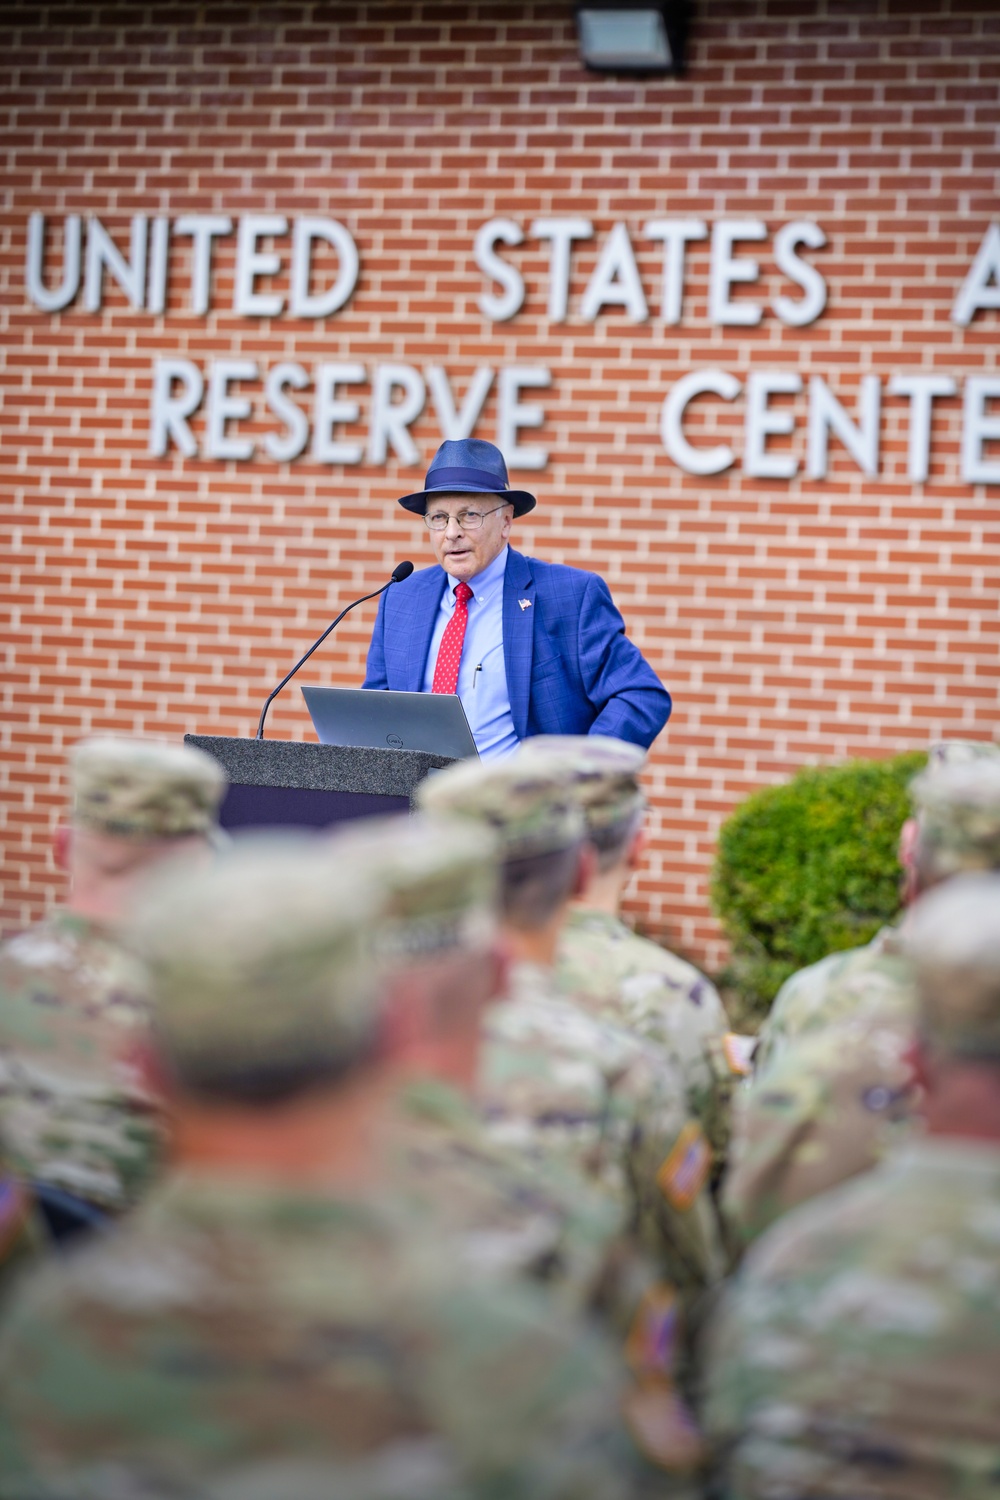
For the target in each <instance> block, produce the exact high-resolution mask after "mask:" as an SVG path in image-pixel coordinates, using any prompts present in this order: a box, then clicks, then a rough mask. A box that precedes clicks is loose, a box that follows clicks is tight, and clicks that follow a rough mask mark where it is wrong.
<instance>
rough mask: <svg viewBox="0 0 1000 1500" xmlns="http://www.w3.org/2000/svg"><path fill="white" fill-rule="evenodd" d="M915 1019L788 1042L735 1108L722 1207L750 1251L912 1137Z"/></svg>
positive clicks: (872, 1018) (853, 1026)
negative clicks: (793, 1212) (799, 1207)
mask: <svg viewBox="0 0 1000 1500" xmlns="http://www.w3.org/2000/svg"><path fill="white" fill-rule="evenodd" d="M912 1039H913V1038H912V1023H911V1021H910V1020H909V1019H908V1018H907V1017H906V1016H893V1015H892V1014H891V1012H890V1013H888V1014H887V1015H885V1016H884V1017H883V1016H881V1015H879V1014H878V1013H875V1014H873V1015H858V1016H853V1017H849V1018H848V1019H846V1020H843V1021H841V1022H840V1023H839V1024H837V1023H833V1024H831V1025H829V1026H827V1027H826V1028H825V1029H823V1030H821V1031H817V1032H812V1033H808V1034H806V1035H803V1036H800V1037H798V1038H797V1039H796V1040H794V1041H792V1042H790V1043H788V1045H787V1046H786V1048H785V1050H784V1051H783V1052H781V1053H780V1055H779V1056H778V1058H777V1060H776V1061H775V1062H773V1063H772V1065H771V1066H770V1067H769V1068H768V1070H767V1073H766V1074H765V1075H764V1076H763V1077H762V1078H758V1079H755V1080H754V1083H753V1086H752V1087H751V1088H750V1089H748V1090H747V1091H746V1092H744V1093H742V1094H741V1095H740V1096H739V1097H738V1098H737V1101H736V1112H735V1119H734V1130H733V1143H734V1144H733V1151H732V1161H731V1164H730V1168H729V1172H728V1174H727V1176H726V1179H725V1185H724V1190H723V1206H724V1209H725V1211H726V1214H727V1217H728V1219H729V1222H730V1223H731V1224H732V1225H733V1227H734V1230H735V1237H736V1239H737V1240H738V1241H741V1242H743V1243H747V1242H748V1241H750V1240H751V1239H753V1238H755V1237H756V1236H757V1235H758V1234H760V1233H761V1232H762V1231H763V1230H765V1229H766V1228H767V1227H768V1226H769V1225H770V1224H771V1223H773V1221H774V1220H775V1219H777V1218H779V1217H780V1215H782V1214H784V1213H786V1212H787V1211H788V1210H789V1209H790V1208H794V1207H795V1206H796V1204H799V1203H803V1202H805V1201H806V1200H807V1199H809V1198H815V1197H816V1196H817V1195H818V1194H819V1193H823V1192H826V1191H827V1189H828V1188H831V1187H835V1186H836V1185H837V1183H839V1182H843V1181H844V1180H845V1179H846V1178H848V1177H854V1176H856V1175H857V1173H859V1172H864V1171H867V1170H868V1168H870V1167H873V1166H875V1165H876V1163H877V1162H878V1161H880V1160H881V1158H882V1156H883V1155H884V1153H885V1152H886V1150H888V1149H889V1148H890V1146H891V1145H892V1144H893V1142H894V1141H897V1140H899V1139H901V1138H902V1137H904V1136H905V1135H906V1134H908V1133H909V1130H910V1128H911V1121H912V1117H913V1114H914V1112H915V1110H916V1108H917V1107H918V1105H919V1100H920V1091H919V1088H918V1086H917V1084H916V1082H915V1080H914V1077H913V1072H912V1067H911V1064H910V1062H909V1057H908V1053H909V1048H910V1046H911V1043H912Z"/></svg>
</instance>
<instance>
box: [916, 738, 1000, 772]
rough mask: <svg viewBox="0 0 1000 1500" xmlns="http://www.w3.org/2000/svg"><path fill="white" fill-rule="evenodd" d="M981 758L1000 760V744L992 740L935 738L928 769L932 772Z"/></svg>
mask: <svg viewBox="0 0 1000 1500" xmlns="http://www.w3.org/2000/svg"><path fill="white" fill-rule="evenodd" d="M981 760H1000V745H997V744H994V742H993V741H992V740H935V741H934V743H933V744H932V745H931V746H930V748H929V749H928V751H927V769H928V771H932V772H933V771H941V770H943V769H944V767H945V766H967V765H969V764H970V763H971V762H975V761H981Z"/></svg>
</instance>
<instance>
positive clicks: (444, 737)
mask: <svg viewBox="0 0 1000 1500" xmlns="http://www.w3.org/2000/svg"><path fill="white" fill-rule="evenodd" d="M302 696H303V698H304V699H305V700H306V707H307V708H308V710H309V716H310V718H311V719H312V721H313V724H314V725H315V728H316V733H317V734H318V735H319V740H320V744H321V745H365V746H369V747H371V748H372V749H377V750H385V749H386V748H388V749H390V750H423V751H424V752H425V753H426V754H428V755H450V756H452V757H453V759H455V760H466V759H470V758H472V757H473V756H475V757H478V754H479V752H478V751H477V749H476V742H475V740H474V739H473V738H472V730H471V729H470V728H469V721H468V719H467V718H466V717H465V709H464V708H463V707H462V700H461V698H460V697H459V696H458V694H457V693H396V692H391V691H389V690H388V689H385V690H380V689H373V688H324V687H304V688H303V689H302Z"/></svg>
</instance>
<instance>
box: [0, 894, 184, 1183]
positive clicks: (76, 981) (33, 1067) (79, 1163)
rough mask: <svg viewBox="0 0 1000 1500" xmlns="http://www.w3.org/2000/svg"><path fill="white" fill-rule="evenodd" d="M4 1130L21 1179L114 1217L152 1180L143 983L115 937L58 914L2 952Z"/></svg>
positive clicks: (155, 1113) (154, 1114) (0, 1090)
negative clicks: (143, 1058) (142, 1064)
mask: <svg viewBox="0 0 1000 1500" xmlns="http://www.w3.org/2000/svg"><path fill="white" fill-rule="evenodd" d="M0 996H2V1006H0V1018H2V1019H0V1122H2V1130H3V1141H4V1148H5V1152H6V1155H7V1157H8V1159H9V1161H10V1164H11V1166H12V1167H13V1168H14V1170H15V1171H16V1172H18V1173H19V1174H20V1175H21V1176H22V1177H25V1178H29V1179H31V1180H33V1181H36V1182H43V1183H46V1184H48V1185H49V1186H52V1187H56V1188H60V1189H62V1190H63V1191H64V1192H67V1193H72V1194H73V1195H74V1196H75V1197H78V1198H84V1199H86V1200H87V1201H88V1202H90V1203H94V1204H97V1205H99V1206H100V1207H101V1208H104V1209H106V1210H108V1211H109V1212H116V1213H117V1212H120V1211H121V1210H123V1209H125V1208H127V1207H128V1206H129V1205H130V1204H132V1203H135V1202H136V1200H137V1199H138V1198H139V1197H140V1195H141V1193H142V1191H143V1190H144V1188H145V1187H146V1186H148V1183H149V1180H150V1178H151V1177H152V1175H153V1174H154V1173H155V1171H156V1169H157V1166H158V1163H159V1160H160V1157H161V1154H162V1141H163V1129H164V1127H163V1119H162V1114H161V1110H160V1106H159V1103H158V1101H157V1100H156V1098H155V1097H154V1096H153V1095H152V1094H151V1092H150V1090H149V1088H148V1086H147V1084H146V1083H145V1082H144V1079H143V1076H142V1070H141V1069H140V1067H139V1066H138V1063H139V1051H140V1047H141V1046H142V1044H143V1043H144V1041H145V1037H146V1031H147V1026H148V1020H149V1008H148V1000H147V994H146V982H145V976H144V974H143V972H142V969H141V966H140V965H139V964H138V963H137V961H136V960H135V959H134V958H133V957H131V956H130V955H129V954H127V953H126V952H125V951H124V950H123V948H122V946H121V941H120V939H119V937H118V936H117V935H116V934H113V933H111V932H109V931H108V930H107V929H106V928H102V927H99V926H97V925H96V924H95V923H93V922H89V921H86V920H85V919H84V918H82V917H76V916H74V915H73V914H72V913H70V912H57V913H55V914H54V915H53V916H52V917H50V918H49V919H48V920H47V921H45V922H41V923H39V924H38V925H37V926H36V927H33V928H31V929H30V930H29V931H27V932H24V933H21V934H20V935H19V936H18V937H16V938H13V939H11V941H10V942H9V943H7V944H5V945H4V947H3V949H2V950H0Z"/></svg>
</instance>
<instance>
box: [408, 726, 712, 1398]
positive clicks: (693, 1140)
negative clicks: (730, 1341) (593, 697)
mask: <svg viewBox="0 0 1000 1500" xmlns="http://www.w3.org/2000/svg"><path fill="white" fill-rule="evenodd" d="M419 797H420V801H421V803H422V805H423V806H424V807H425V808H426V809H428V810H429V811H431V812H433V813H436V814H442V813H448V814H450V815H453V816H459V817H463V818H466V819H469V820H471V821H472V822H473V823H474V824H476V825H477V826H479V827H483V828H486V829H489V830H491V831H492V833H493V834H495V835H496V836H498V837H499V840H500V844H501V852H502V859H503V865H502V897H501V899H502V907H503V932H504V937H505V939H506V941H507V944H508V946H509V948H510V950H511V953H512V955H513V960H514V962H513V964H512V969H511V975H510V979H509V981H508V986H507V997H506V998H505V999H504V1000H503V1001H501V1002H500V1003H499V1004H497V1005H494V1006H493V1007H491V1008H490V1010H489V1011H488V1012H487V1016H486V1021H485V1026H484V1044H483V1050H482V1055H481V1062H480V1071H479V1086H478V1097H479V1101H480V1104H481V1106H482V1108H483V1109H484V1110H485V1113H486V1116H487V1119H488V1120H489V1122H490V1124H491V1128H492V1130H493V1132H494V1134H495V1137H496V1139H498V1140H500V1141H502V1142H503V1143H505V1144H506V1145H513V1146H516V1147H518V1148H519V1149H521V1150H523V1151H525V1152H527V1153H529V1154H531V1155H534V1156H537V1157H539V1158H541V1159H547V1160H553V1159H554V1160H556V1161H558V1162H560V1163H562V1164H565V1163H569V1164H570V1165H571V1166H573V1167H575V1168H576V1169H577V1170H582V1171H584V1172H585V1173H587V1174H588V1175H590V1176H592V1177H593V1178H594V1179H596V1180H597V1181H599V1182H600V1183H601V1184H602V1185H603V1186H604V1187H605V1188H607V1189H608V1190H609V1191H611V1192H612V1193H615V1194H616V1195H617V1196H618V1197H619V1200H620V1201H621V1203H622V1204H623V1206H624V1208H625V1211H626V1214H627V1221H628V1223H629V1224H630V1226H631V1227H632V1229H633V1232H634V1234H635V1236H636V1239H637V1242H638V1243H639V1244H640V1245H641V1246H643V1247H644V1248H645V1249H646V1250H648V1251H649V1252H650V1253H651V1254H653V1255H655V1256H656V1258H657V1260H658V1262H659V1264H660V1267H661V1271H662V1274H663V1276H664V1281H665V1285H664V1288H663V1289H662V1291H661V1294H660V1300H659V1301H658V1303H657V1304H656V1307H657V1311H656V1314H655V1317H654V1315H653V1313H652V1311H650V1318H649V1321H650V1326H652V1324H653V1323H654V1322H655V1321H656V1319H657V1318H658V1319H659V1326H660V1328H661V1330H662V1338H663V1339H664V1340H665V1341H667V1342H669V1343H671V1345H672V1349H671V1361H673V1362H675V1364H676V1368H677V1370H678V1371H680V1372H683V1369H684V1364H685V1358H686V1354H687V1342H686V1341H687V1340H689V1339H690V1338H691V1336H692V1335H693V1330H694V1327H695V1326H696V1322H697V1316H698V1307H699V1302H700V1299H701V1297H702V1294H703V1293H704V1291H705V1289H706V1288H707V1287H710V1286H712V1285H713V1284H714V1283H715V1282H716V1281H717V1279H718V1278H719V1276H720V1274H721V1272H722V1270H723V1266H724V1257H723V1252H722V1248H721V1242H720V1235H719V1228H718V1221H717V1219H716V1216H715V1211H714V1206H713V1203H712V1199H711V1195H710V1192H709V1188H708V1182H709V1173H710V1167H711V1148H710V1146H709V1145H708V1142H707V1140H706V1138H705V1136H704V1133H703V1131H702V1130H701V1127H700V1126H699V1125H698V1123H697V1122H696V1121H694V1120H692V1119H691V1117H690V1115H689V1113H688V1110H687V1104H686V1098H685V1088H684V1081H683V1079H682V1077H681V1076H680V1075H679V1074H678V1073H677V1071H676V1070H675V1069H674V1068H673V1067H672V1066H671V1064H670V1062H669V1059H668V1058H666V1057H665V1056H664V1055H663V1053H662V1051H660V1050H658V1049H656V1048H654V1047H652V1046H650V1045H647V1044H644V1043H643V1042H641V1041H640V1040H639V1039H638V1038H637V1037H635V1036H632V1035H630V1034H629V1033H628V1032H626V1031H624V1030H623V1029H622V1028H621V1027H619V1026H617V1025H615V1024H614V1023H613V1022H611V1021H606V1020H602V1019H600V1018H598V1017H596V1016H592V1015H588V1014H587V1012H586V1011H584V1010H581V1009H580V1007H579V1006H578V1005H575V1004H574V1003H572V1002H571V1001H570V1000H569V999H567V998H566V996H564V995H563V994H561V993H560V992H559V990H558V989H557V987H556V985H555V982H554V977H553V962H554V959H555V953H556V946H557V943H558V938H559V931H560V928H561V925H562V921H563V918H564V914H565V911H566V908H567V905H568V902H569V900H570V899H571V898H572V895H573V894H574V892H575V891H576V890H577V888H578V882H579V879H580V865H581V857H583V858H586V857H587V856H586V854H585V853H583V851H584V850H585V840H584V832H585V829H584V823H583V816H582V812H581V810H580V806H579V803H578V801H577V799H576V796H575V793H574V791H573V787H572V784H571V781H570V780H569V778H568V776H567V774H566V772H565V770H563V771H557V770H555V769H554V768H553V767H544V768H543V767H540V766H539V765H538V764H537V762H536V761H529V760H528V758H527V756H525V755H522V752H521V751H520V750H519V751H516V752H515V754H514V755H512V756H510V757H508V758H506V759H504V760H502V761H491V762H489V763H478V764H473V763H468V762H466V763H464V764H463V765H460V766H454V767H449V768H448V769H447V770H446V771H442V772H439V773H437V774H436V775H435V776H434V777H432V778H430V779H429V780H428V781H427V782H425V783H424V784H423V786H422V787H421V789H420V793H419ZM671 1299H673V1301H671ZM670 1308H672V1309H673V1311H668V1309H670ZM681 1308H683V1309H684V1311H685V1314H686V1324H685V1327H686V1332H685V1334H684V1335H682V1336H679V1335H678V1334H677V1332H676V1326H677V1324H678V1321H679V1320H678V1318H677V1316H676V1314H677V1313H678V1312H679V1311H680V1309H681ZM668 1327H669V1328H670V1332H669V1334H668V1333H667V1332H666V1330H667V1329H668ZM646 1342H647V1343H649V1342H651V1336H650V1337H647V1339H646ZM674 1351H676V1352H674Z"/></svg>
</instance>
